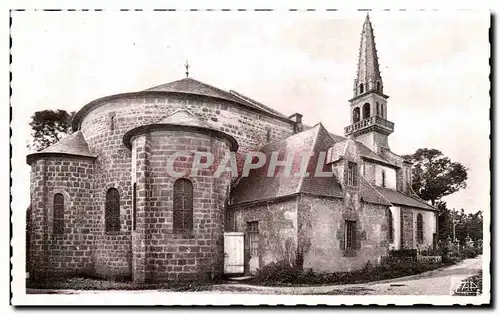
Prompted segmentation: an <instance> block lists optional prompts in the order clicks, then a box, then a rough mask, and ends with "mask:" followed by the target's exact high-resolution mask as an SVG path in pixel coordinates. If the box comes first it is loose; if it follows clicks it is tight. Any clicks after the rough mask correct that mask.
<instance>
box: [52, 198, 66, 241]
mask: <svg viewBox="0 0 500 315" xmlns="http://www.w3.org/2000/svg"><path fill="white" fill-rule="evenodd" d="M53 210H54V212H53V225H52V232H53V233H54V234H63V233H64V196H63V194H55V195H54V204H53Z"/></svg>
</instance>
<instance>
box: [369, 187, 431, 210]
mask: <svg viewBox="0 0 500 315" xmlns="http://www.w3.org/2000/svg"><path fill="white" fill-rule="evenodd" d="M375 189H376V190H377V191H378V192H379V193H381V194H382V195H383V196H384V197H385V198H386V199H387V200H389V201H390V202H391V203H392V204H394V205H403V206H410V207H414V208H420V209H425V210H432V211H436V210H437V209H436V208H434V207H433V206H431V205H430V204H428V203H426V202H425V201H423V200H420V199H418V198H417V197H412V196H409V195H407V194H404V193H402V192H400V191H397V190H394V189H389V188H384V187H378V186H375Z"/></svg>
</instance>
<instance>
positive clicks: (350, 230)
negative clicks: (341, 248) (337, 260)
mask: <svg viewBox="0 0 500 315" xmlns="http://www.w3.org/2000/svg"><path fill="white" fill-rule="evenodd" d="M344 236H345V250H353V249H355V248H356V221H349V220H346V221H345V231H344Z"/></svg>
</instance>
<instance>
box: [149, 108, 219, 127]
mask: <svg viewBox="0 0 500 315" xmlns="http://www.w3.org/2000/svg"><path fill="white" fill-rule="evenodd" d="M156 124H170V125H179V126H193V127H202V128H209V129H217V128H215V127H213V126H212V125H210V124H209V123H207V122H204V121H202V120H201V119H200V118H198V117H197V116H196V115H195V114H193V113H191V112H190V111H189V110H187V109H186V108H180V109H178V110H176V111H175V112H173V113H172V114H171V115H169V116H167V117H165V118H163V119H162V120H160V121H159V122H157V123H156Z"/></svg>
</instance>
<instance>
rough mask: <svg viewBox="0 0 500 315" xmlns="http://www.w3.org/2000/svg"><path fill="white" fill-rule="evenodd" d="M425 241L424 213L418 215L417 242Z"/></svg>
mask: <svg viewBox="0 0 500 315" xmlns="http://www.w3.org/2000/svg"><path fill="white" fill-rule="evenodd" d="M423 242H424V219H423V217H422V214H421V213H419V214H418V215H417V243H419V244H422V243H423Z"/></svg>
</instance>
